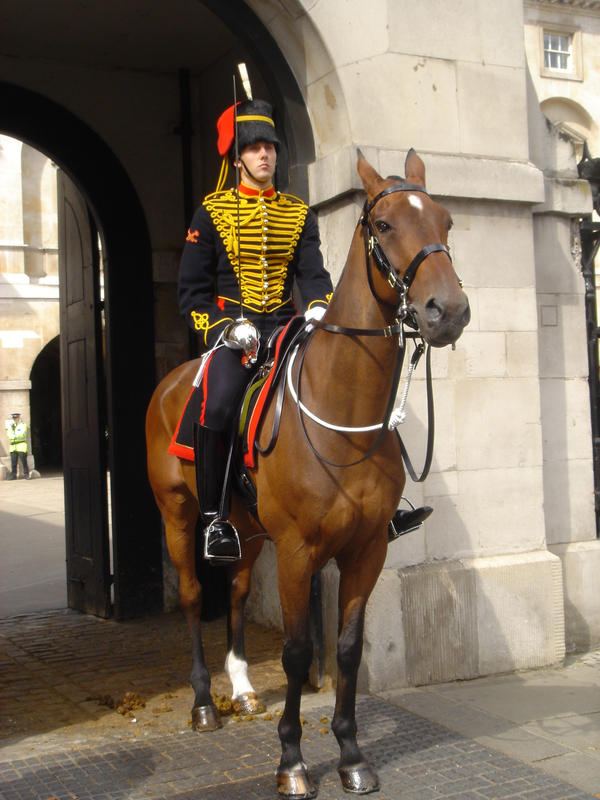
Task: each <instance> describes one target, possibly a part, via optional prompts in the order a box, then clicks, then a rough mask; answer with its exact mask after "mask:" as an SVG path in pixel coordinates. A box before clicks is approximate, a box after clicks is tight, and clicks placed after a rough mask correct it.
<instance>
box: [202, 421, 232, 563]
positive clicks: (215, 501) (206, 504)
mask: <svg viewBox="0 0 600 800" xmlns="http://www.w3.org/2000/svg"><path fill="white" fill-rule="evenodd" d="M220 438H221V435H220V433H219V431H213V430H210V428H205V427H204V425H200V424H198V423H196V424H195V425H194V456H195V459H196V486H197V489H198V503H199V505H200V513H201V515H202V519H203V521H204V525H205V527H204V557H205V558H207V559H208V560H209V561H211V562H212V563H219V562H228V561H235V560H237V559H238V558H240V557H241V555H242V551H241V547H240V539H239V536H238V532H237V531H236V529H235V527H234V526H233V525H232V523H231V522H229V520H228V519H227V513H228V509H225V508H222V507H221V506H222V503H221V497H222V495H223V483H224V480H225V479H226V475H225V461H226V459H225V456H224V454H223V452H222V450H221V447H220V446H219V445H220ZM224 505H225V504H224Z"/></svg>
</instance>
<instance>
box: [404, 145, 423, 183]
mask: <svg viewBox="0 0 600 800" xmlns="http://www.w3.org/2000/svg"><path fill="white" fill-rule="evenodd" d="M404 174H405V175H406V180H407V181H408V182H409V183H414V184H415V186H422V187H423V188H425V164H424V163H423V161H422V160H421V158H420V157H419V156H418V155H417V154H416V152H415V151H414V150H413V148H412V147H411V148H410V150H409V151H408V153H407V154H406V162H405V164H404Z"/></svg>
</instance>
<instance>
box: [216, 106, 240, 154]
mask: <svg viewBox="0 0 600 800" xmlns="http://www.w3.org/2000/svg"><path fill="white" fill-rule="evenodd" d="M238 105H239V103H238ZM234 127H235V116H234V106H229V108H226V109H225V111H224V112H223V113H222V114H221V116H220V117H219V119H218V120H217V131H218V134H219V135H218V138H217V150H218V151H219V155H220V156H225V155H227V153H228V152H229V148H230V147H231V145H232V144H233V140H234V139H235V131H234Z"/></svg>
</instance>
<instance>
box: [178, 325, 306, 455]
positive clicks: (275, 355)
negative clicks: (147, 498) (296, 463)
mask: <svg viewBox="0 0 600 800" xmlns="http://www.w3.org/2000/svg"><path fill="white" fill-rule="evenodd" d="M304 325H305V322H304V318H303V317H293V318H292V319H291V320H290V321H289V322H288V324H287V325H286V326H285V327H284V328H283V330H282V331H281V332H280V333H279V335H277V338H276V339H275V344H274V347H273V348H272V354H271V356H270V357H269V356H267V363H266V364H265V365H264V366H262V367H261V369H260V371H259V372H258V373H257V374H256V375H254V376H253V377H252V379H251V380H250V383H249V385H248V387H247V389H246V392H245V395H244V401H243V403H242V407H241V410H240V415H239V417H238V420H237V422H236V424H237V429H238V432H239V436H240V439H241V445H242V447H241V450H242V453H243V454H244V465H245V466H246V467H249V468H253V467H254V466H255V465H256V437H257V435H258V431H259V430H260V422H261V419H262V416H263V413H264V411H265V408H266V406H267V401H268V400H269V398H270V397H271V394H272V391H273V389H274V386H275V383H276V382H277V379H278V377H279V375H280V372H281V369H280V367H281V363H282V360H285V355H286V354H287V353H288V352H289V350H290V346H291V344H292V342H294V341H295V340H296V338H297V337H298V335H299V334H300V333H301V331H302V330H303V328H304ZM206 366H207V367H208V364H207V365H206ZM202 402H203V388H202V385H200V386H192V388H191V390H190V393H189V395H188V397H187V400H186V402H185V406H184V408H183V411H182V413H181V417H180V418H179V422H178V424H177V427H176V428H175V432H174V433H173V436H172V438H171V443H170V444H169V447H168V452H169V453H171V454H172V455H174V456H178V457H179V458H183V459H185V460H186V461H194V423H195V422H197V421H198V420H199V419H200V412H201V409H202Z"/></svg>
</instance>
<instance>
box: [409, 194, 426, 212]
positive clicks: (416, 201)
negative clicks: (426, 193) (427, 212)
mask: <svg viewBox="0 0 600 800" xmlns="http://www.w3.org/2000/svg"><path fill="white" fill-rule="evenodd" d="M408 202H409V203H410V204H411V206H412V207H413V208H418V209H419V211H423V201H422V200H421V198H420V197H417V195H416V194H409V195H408Z"/></svg>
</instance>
